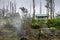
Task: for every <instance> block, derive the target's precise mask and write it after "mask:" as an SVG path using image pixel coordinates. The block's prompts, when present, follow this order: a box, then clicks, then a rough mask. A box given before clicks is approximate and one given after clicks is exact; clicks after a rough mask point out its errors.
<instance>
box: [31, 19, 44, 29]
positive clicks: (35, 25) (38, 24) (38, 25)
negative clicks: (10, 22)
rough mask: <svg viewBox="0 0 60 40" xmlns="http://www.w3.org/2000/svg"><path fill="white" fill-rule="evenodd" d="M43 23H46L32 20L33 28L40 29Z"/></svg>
mask: <svg viewBox="0 0 60 40" xmlns="http://www.w3.org/2000/svg"><path fill="white" fill-rule="evenodd" d="M43 23H44V21H43V20H39V19H32V28H34V29H38V28H40V26H41V25H42V24H43Z"/></svg>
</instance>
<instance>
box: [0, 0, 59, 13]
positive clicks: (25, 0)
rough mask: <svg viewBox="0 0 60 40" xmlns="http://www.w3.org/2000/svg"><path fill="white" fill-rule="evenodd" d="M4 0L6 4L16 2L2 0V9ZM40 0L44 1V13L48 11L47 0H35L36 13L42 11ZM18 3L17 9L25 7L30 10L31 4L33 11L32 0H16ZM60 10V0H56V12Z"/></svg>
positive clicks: (0, 3) (0, 5)
mask: <svg viewBox="0 0 60 40" xmlns="http://www.w3.org/2000/svg"><path fill="white" fill-rule="evenodd" d="M3 1H4V2H5V5H6V4H8V1H12V2H14V0H0V8H1V9H2V6H3ZM40 1H41V2H42V13H46V8H45V5H46V1H45V0H35V6H36V7H35V9H36V13H39V11H40V8H39V7H40ZM16 3H17V11H19V7H25V8H27V9H28V10H30V6H31V11H32V0H16ZM59 10H60V0H55V12H58V11H59Z"/></svg>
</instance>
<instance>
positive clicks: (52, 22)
mask: <svg viewBox="0 0 60 40" xmlns="http://www.w3.org/2000/svg"><path fill="white" fill-rule="evenodd" d="M46 24H47V25H48V27H49V28H50V27H55V28H57V29H60V19H48V20H47V22H46Z"/></svg>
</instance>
